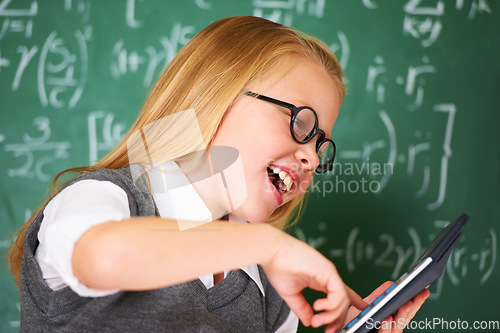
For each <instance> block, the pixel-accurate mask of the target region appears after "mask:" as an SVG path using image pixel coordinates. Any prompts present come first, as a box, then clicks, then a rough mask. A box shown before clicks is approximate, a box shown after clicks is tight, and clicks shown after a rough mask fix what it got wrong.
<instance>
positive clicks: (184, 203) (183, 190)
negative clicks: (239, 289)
mask: <svg viewBox="0 0 500 333" xmlns="http://www.w3.org/2000/svg"><path fill="white" fill-rule="evenodd" d="M147 174H148V177H149V180H150V184H151V192H152V194H153V200H154V201H155V203H156V206H157V207H158V211H159V213H160V216H161V217H163V218H170V219H175V220H178V221H197V222H205V223H206V222H211V221H212V214H211V213H210V210H209V209H208V208H207V206H206V205H205V203H204V202H203V200H202V199H201V198H200V196H199V195H198V193H197V192H196V190H195V189H194V187H193V185H191V183H190V182H189V180H188V178H187V177H186V175H185V174H184V173H183V172H182V171H181V169H180V168H179V166H178V165H177V163H175V161H168V162H163V163H161V164H158V165H154V167H153V168H149V169H147ZM228 220H229V222H236V223H247V221H244V220H242V219H239V218H237V217H236V216H233V215H232V214H229V216H228ZM198 225H199V223H198ZM240 268H241V270H242V271H244V272H245V273H246V274H247V275H248V276H249V277H250V278H251V279H252V280H253V281H254V282H255V284H257V286H258V287H259V289H260V291H261V293H262V295H264V296H265V291H264V286H263V284H262V280H261V278H260V273H259V268H258V267H257V265H249V266H245V267H240Z"/></svg>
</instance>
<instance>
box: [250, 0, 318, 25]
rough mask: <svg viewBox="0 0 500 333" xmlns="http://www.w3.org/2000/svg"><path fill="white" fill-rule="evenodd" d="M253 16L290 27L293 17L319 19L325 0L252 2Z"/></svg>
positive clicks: (263, 0) (264, 0)
mask: <svg viewBox="0 0 500 333" xmlns="http://www.w3.org/2000/svg"><path fill="white" fill-rule="evenodd" d="M253 6H254V10H253V15H254V16H258V17H262V18H266V19H268V20H271V21H274V22H279V23H282V24H284V25H288V26H291V25H292V23H293V18H294V15H296V14H297V15H306V16H309V17H316V18H321V17H323V12H324V9H325V0H313V1H311V0H254V1H253Z"/></svg>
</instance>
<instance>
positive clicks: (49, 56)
mask: <svg viewBox="0 0 500 333" xmlns="http://www.w3.org/2000/svg"><path fill="white" fill-rule="evenodd" d="M86 32H87V33H84V32H82V31H81V30H76V31H75V33H74V35H73V37H74V38H75V41H76V49H74V50H71V47H70V45H69V43H67V40H65V39H64V38H62V37H58V33H57V32H56V31H53V32H52V33H50V35H49V36H48V37H47V40H46V41H45V43H44V45H43V47H42V49H41V51H40V59H39V63H38V75H37V82H38V95H39V97H40V102H41V104H42V106H44V107H47V106H49V105H50V106H51V107H53V108H57V109H61V108H63V107H69V108H74V107H75V105H76V104H77V103H78V100H79V99H80V97H81V95H82V92H83V88H84V86H85V82H86V80H87V71H88V58H87V57H88V54H87V45H86V41H87V38H88V37H89V34H91V28H90V27H88V29H87V30H86Z"/></svg>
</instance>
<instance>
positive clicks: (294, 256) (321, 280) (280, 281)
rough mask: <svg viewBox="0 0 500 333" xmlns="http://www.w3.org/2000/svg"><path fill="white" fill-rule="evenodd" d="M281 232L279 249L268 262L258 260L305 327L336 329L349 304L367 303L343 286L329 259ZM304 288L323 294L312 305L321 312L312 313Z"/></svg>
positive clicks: (356, 305)
mask: <svg viewBox="0 0 500 333" xmlns="http://www.w3.org/2000/svg"><path fill="white" fill-rule="evenodd" d="M283 235H284V239H283V242H282V243H280V244H279V246H278V250H277V251H276V252H275V253H274V255H272V256H271V258H270V259H269V260H268V261H266V262H265V263H261V266H262V268H263V269H264V271H265V272H266V275H267V277H268V279H269V281H270V282H271V284H272V285H273V287H274V288H275V289H276V291H277V292H278V293H279V294H280V296H281V297H282V298H283V299H284V300H285V302H286V303H287V304H288V306H289V307H290V309H291V310H292V311H293V312H294V313H295V314H296V315H297V316H298V317H299V319H300V321H301V322H302V324H303V325H304V326H313V327H319V326H322V325H325V324H328V326H327V328H326V330H325V331H326V332H332V333H333V332H336V331H337V330H339V329H340V328H342V326H341V325H342V323H343V322H344V320H345V317H346V315H347V310H348V308H349V306H350V305H351V304H352V305H354V306H355V307H357V308H360V309H362V308H364V307H365V306H366V305H367V304H366V303H365V302H364V301H363V300H362V299H361V297H360V296H359V295H357V294H356V293H355V292H354V291H352V290H351V289H350V288H349V287H347V286H345V285H344V283H343V282H342V279H341V278H340V276H339V275H338V273H337V270H336V268H335V266H334V265H333V263H332V262H331V261H330V260H328V259H327V258H325V257H324V256H323V255H322V254H321V253H319V252H318V251H316V250H315V249H314V248H312V247H311V246H309V245H307V244H306V243H304V242H302V241H300V240H298V239H296V238H293V237H292V236H289V235H287V234H285V233H283ZM305 288H311V289H314V290H317V291H320V292H323V293H325V294H326V297H325V298H320V299H317V300H316V301H315V302H314V304H313V307H314V310H315V311H321V312H320V313H316V314H315V313H314V312H313V309H312V308H311V306H310V305H309V303H308V302H307V300H306V299H305V297H304V296H303V295H302V290H303V289H305Z"/></svg>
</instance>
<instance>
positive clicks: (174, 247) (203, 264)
mask: <svg viewBox="0 0 500 333" xmlns="http://www.w3.org/2000/svg"><path fill="white" fill-rule="evenodd" d="M251 264H259V265H261V266H262V268H263V269H264V271H265V272H266V275H267V277H268V279H269V281H270V282H271V284H272V285H273V286H274V288H275V289H276V291H277V292H278V293H279V294H280V295H281V297H282V298H283V299H284V300H285V301H286V302H287V304H288V305H289V306H290V308H291V309H292V311H294V312H295V314H297V316H298V317H299V318H300V320H301V321H302V323H303V324H304V325H306V326H309V325H312V326H314V327H319V326H321V325H324V324H328V323H331V324H330V325H329V327H328V329H329V330H332V331H333V330H335V329H339V328H341V324H342V322H343V321H344V318H345V316H346V313H347V308H348V307H349V305H350V304H351V303H353V304H354V305H355V306H357V307H359V308H362V307H363V305H364V304H365V303H364V302H363V301H362V300H361V298H360V297H359V296H357V295H356V294H355V293H352V292H351V291H350V290H349V289H348V288H345V287H344V284H343V282H342V280H341V279H340V277H339V275H338V273H337V271H336V269H335V267H334V265H333V263H332V262H331V261H329V260H328V259H326V258H325V257H324V256H323V255H322V254H320V253H319V252H318V251H316V250H315V249H313V248H312V247H310V246H309V245H307V244H306V243H304V242H302V241H299V240H297V239H296V238H294V237H292V236H290V235H288V234H287V233H285V232H283V231H281V230H278V229H276V228H274V227H272V226H269V225H267V224H242V223H227V222H211V223H207V224H203V225H201V226H199V227H197V228H192V229H187V230H184V231H179V229H178V226H177V221H175V220H168V219H161V218H154V217H151V218H149V217H141V218H132V219H128V220H123V221H120V222H114V221H111V222H106V223H102V224H99V225H97V226H94V227H92V228H91V229H89V230H88V231H87V232H85V233H84V234H83V235H82V237H81V238H80V239H79V240H78V241H77V243H76V244H75V247H74V250H73V255H72V265H73V271H74V274H75V276H76V277H77V278H78V279H79V280H80V282H82V283H84V284H86V285H87V286H88V287H90V288H94V289H121V290H148V289H155V288H161V287H166V286H171V285H174V284H179V283H183V282H186V281H190V280H193V279H196V278H198V277H199V276H202V275H205V274H209V273H216V272H222V271H224V270H232V269H238V268H239V267H241V266H247V265H251ZM304 288H312V289H315V290H318V291H322V292H324V293H325V294H326V297H325V298H323V299H318V300H317V301H316V302H315V303H314V305H313V306H314V309H315V310H316V311H323V312H320V313H318V314H314V313H313V310H312V308H311V306H310V305H309V304H308V302H307V301H306V300H305V298H304V297H303V296H302V293H301V291H302V290H303V289H304Z"/></svg>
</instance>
